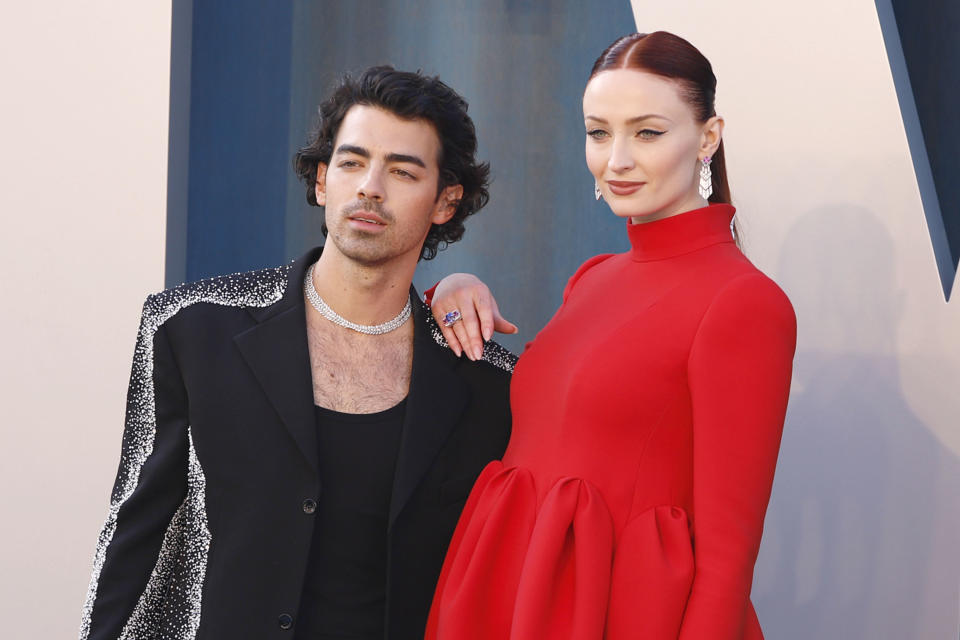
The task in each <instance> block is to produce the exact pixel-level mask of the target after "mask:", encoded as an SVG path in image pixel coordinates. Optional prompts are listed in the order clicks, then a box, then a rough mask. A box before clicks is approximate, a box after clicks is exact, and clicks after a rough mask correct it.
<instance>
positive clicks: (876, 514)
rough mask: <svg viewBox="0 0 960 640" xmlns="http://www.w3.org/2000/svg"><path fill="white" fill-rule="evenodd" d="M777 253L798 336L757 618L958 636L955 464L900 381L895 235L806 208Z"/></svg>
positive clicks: (841, 634)
mask: <svg viewBox="0 0 960 640" xmlns="http://www.w3.org/2000/svg"><path fill="white" fill-rule="evenodd" d="M781 255H782V259H781V263H780V268H779V274H780V279H781V281H782V284H783V286H784V288H785V289H786V290H787V291H788V293H789V295H790V296H791V299H792V300H793V303H794V306H795V307H796V309H797V314H798V321H799V328H800V341H799V344H798V352H797V358H796V363H795V371H794V382H793V392H792V394H791V400H790V408H789V411H788V416H787V425H786V428H785V431H784V436H783V445H782V448H781V454H780V462H779V466H778V469H777V477H776V481H775V484H774V491H773V500H772V502H771V504H770V509H769V511H768V515H767V521H766V530H765V535H764V542H763V546H762V548H761V552H760V558H759V560H758V565H757V572H756V577H755V583H754V594H753V599H754V602H755V603H756V606H757V610H758V613H759V616H760V620H761V622H762V623H763V626H764V630H765V632H766V634H767V636H768V637H770V638H778V639H782V640H792V639H796V640H800V639H803V640H807V639H809V638H843V639H845V640H858V639H863V640H868V639H869V640H875V639H876V638H891V639H901V638H903V639H906V638H937V637H944V638H948V637H956V629H957V627H956V622H957V621H956V617H955V615H956V613H957V602H958V595H960V594H958V584H957V576H958V575H960V572H958V562H957V556H958V554H957V550H956V545H957V541H958V540H960V515H958V514H957V509H956V495H957V494H956V490H957V487H958V485H960V481H958V478H960V465H958V461H957V459H956V457H955V456H954V455H953V454H952V453H951V452H950V451H949V450H948V449H946V448H945V447H944V446H943V445H942V444H941V443H940V442H939V441H937V440H936V439H935V437H934V436H933V435H932V433H931V432H930V430H929V429H928V428H927V426H926V425H924V423H923V422H921V421H920V419H919V418H918V417H917V416H916V415H915V414H914V413H913V412H912V411H911V410H910V408H909V406H908V405H907V402H906V399H905V398H904V395H903V392H902V389H901V385H900V364H899V361H898V356H897V354H896V349H895V346H896V345H895V340H896V335H897V328H898V324H899V319H900V317H901V313H902V309H903V307H902V302H903V299H904V296H903V293H902V289H900V288H898V286H897V281H896V275H897V270H896V268H895V265H896V262H895V254H894V245H893V241H892V239H891V237H890V235H889V234H888V232H887V231H886V229H885V228H884V227H883V226H882V224H881V223H880V222H879V221H878V219H877V218H876V217H875V216H874V215H873V214H872V213H871V212H869V211H866V210H864V209H862V208H860V207H857V206H845V205H837V206H833V207H826V208H821V209H817V210H814V211H812V212H810V213H809V214H807V215H806V216H804V217H803V218H801V219H800V221H799V222H798V223H797V224H796V225H795V226H794V227H793V228H792V229H791V231H790V232H789V234H788V236H787V240H786V244H785V245H784V248H783V252H782V254H781ZM951 615H952V616H953V617H948V616H951ZM947 632H949V635H943V634H944V633H947Z"/></svg>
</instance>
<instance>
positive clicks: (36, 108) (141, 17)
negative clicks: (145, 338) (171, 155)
mask: <svg viewBox="0 0 960 640" xmlns="http://www.w3.org/2000/svg"><path fill="white" fill-rule="evenodd" d="M169 65H170V3H169V2H147V3H142V2H133V3H130V2H119V1H107V0H101V1H97V2H81V3H77V2H67V1H65V0H54V1H53V2H43V3H35V2H17V3H4V5H3V8H2V9H0V78H3V99H2V100H0V140H2V141H3V147H2V152H0V212H2V214H0V215H2V220H3V232H2V233H0V272H2V274H3V275H2V276H0V299H2V301H3V302H2V304H3V313H2V319H0V343H2V346H0V350H2V360H0V362H2V364H0V394H2V401H0V407H2V426H0V485H2V487H3V489H2V491H0V513H2V518H3V527H2V530H0V575H2V576H3V578H2V580H0V619H2V620H3V621H4V631H3V634H2V635H3V637H5V638H16V639H20V638H70V637H74V635H75V634H76V633H77V629H78V626H79V620H80V609H81V607H82V605H83V599H84V595H85V593H86V587H87V581H88V579H89V572H90V566H91V561H92V558H93V550H94V545H95V543H96V537H97V533H98V531H99V528H100V526H101V525H102V523H103V519H104V518H105V516H106V512H107V506H108V499H109V492H110V486H111V483H112V481H113V473H114V472H115V469H116V464H117V458H118V455H119V451H120V434H121V429H122V420H123V412H124V395H125V392H126V380H127V377H128V376H129V371H130V361H131V356H132V352H133V344H134V338H135V336H136V330H137V323H138V318H139V311H140V305H141V304H142V302H143V298H144V296H145V295H146V294H147V293H148V292H150V291H153V290H158V289H160V288H162V285H163V255H164V251H163V246H164V220H165V214H166V174H167V123H168V104H169Z"/></svg>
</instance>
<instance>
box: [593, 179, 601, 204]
mask: <svg viewBox="0 0 960 640" xmlns="http://www.w3.org/2000/svg"><path fill="white" fill-rule="evenodd" d="M593 195H594V196H596V198H597V200H599V199H600V185H599V184H598V183H597V181H596V180H594V181H593Z"/></svg>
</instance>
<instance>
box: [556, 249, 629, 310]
mask: <svg viewBox="0 0 960 640" xmlns="http://www.w3.org/2000/svg"><path fill="white" fill-rule="evenodd" d="M615 255H617V254H615V253H601V254H600V255H596V256H593V257H592V258H588V259H587V260H586V261H585V262H584V263H583V264H581V265H580V266H579V267H578V268H577V270H576V271H574V273H573V275H572V276H570V279H569V280H567V286H566V287H565V288H564V290H563V301H564V302H566V300H567V296H568V295H570V291H571V290H573V287H574V285H576V284H577V282H578V281H579V280H580V279H581V278H582V277H583V275H584V274H585V273H586V272H587V271H589V270H590V269H592V268H593V267H595V266H597V265H598V264H600V263H601V262H603V261H605V260H607V259H608V258H612V257H613V256H615Z"/></svg>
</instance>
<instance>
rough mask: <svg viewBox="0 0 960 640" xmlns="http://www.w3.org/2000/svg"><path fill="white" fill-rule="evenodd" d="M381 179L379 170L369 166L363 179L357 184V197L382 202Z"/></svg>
mask: <svg viewBox="0 0 960 640" xmlns="http://www.w3.org/2000/svg"><path fill="white" fill-rule="evenodd" d="M383 195H384V194H383V179H382V178H381V175H380V170H379V169H377V168H376V167H370V169H368V170H367V174H366V175H365V176H364V178H363V180H362V181H361V182H360V184H359V185H357V197H358V198H368V199H370V200H377V201H378V202H383Z"/></svg>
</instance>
